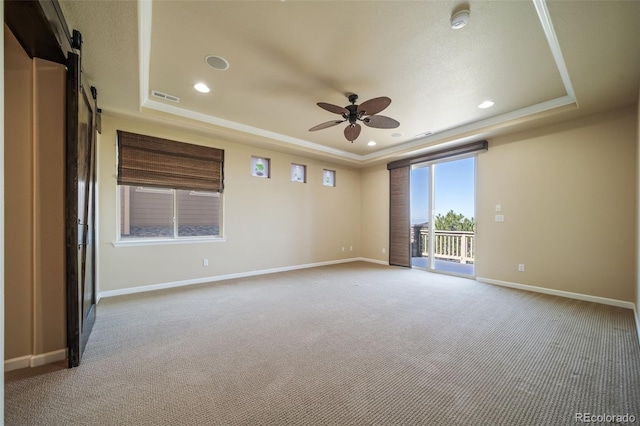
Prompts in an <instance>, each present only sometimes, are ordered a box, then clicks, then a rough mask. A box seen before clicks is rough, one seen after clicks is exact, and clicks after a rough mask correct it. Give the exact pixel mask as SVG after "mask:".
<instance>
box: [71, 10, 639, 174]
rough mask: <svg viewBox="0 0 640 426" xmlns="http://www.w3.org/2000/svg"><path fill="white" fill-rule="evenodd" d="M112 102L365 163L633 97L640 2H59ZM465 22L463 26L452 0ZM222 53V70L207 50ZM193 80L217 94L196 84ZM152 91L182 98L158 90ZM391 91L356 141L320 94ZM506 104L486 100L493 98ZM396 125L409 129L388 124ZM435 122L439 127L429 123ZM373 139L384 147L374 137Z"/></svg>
mask: <svg viewBox="0 0 640 426" xmlns="http://www.w3.org/2000/svg"><path fill="white" fill-rule="evenodd" d="M61 5H62V8H63V11H64V12H65V15H66V17H67V20H68V22H69V25H70V27H73V28H76V29H79V30H80V31H81V32H82V33H83V38H84V41H85V43H84V55H83V68H84V70H85V73H86V76H87V77H88V79H89V80H90V81H91V83H92V84H93V85H95V86H96V87H97V88H98V91H99V104H100V106H101V108H102V109H103V110H104V111H105V112H106V113H117V114H126V115H135V116H140V117H144V118H149V119H162V120H163V121H166V122H170V123H174V124H177V125H188V126H193V127H196V128H198V129H199V130H200V131H204V132H208V133H210V134H212V135H217V136H220V135H222V136H224V137H228V138H230V139H232V140H235V141H240V142H246V143H254V144H266V145H268V146H270V147H275V148H277V149H283V150H292V151H303V152H305V153H307V154H309V155H314V156H327V157H331V158H334V159H341V160H343V161H346V162H349V163H353V164H355V165H357V164H362V165H366V164H370V163H372V162H375V161H380V160H381V159H391V158H396V157H399V156H402V155H408V154H410V153H413V152H417V151H420V150H425V149H430V148H434V147H435V146H438V145H440V144H443V143H447V144H452V143H458V142H460V141H464V140H469V139H474V138H476V139H477V138H479V137H490V136H491V135H492V134H494V133H496V132H500V131H504V129H506V128H509V129H513V128H517V126H519V125H522V124H523V123H526V122H527V121H531V120H533V119H538V117H541V116H544V117H545V119H547V120H549V118H550V117H551V118H553V117H555V119H558V120H559V119H565V118H571V117H575V116H578V115H581V114H589V113H594V112H598V111H600V110H603V109H610V108H615V107H619V106H625V105H630V104H633V103H634V102H637V98H638V83H639V80H640V50H639V47H638V46H640V43H639V41H640V30H639V28H640V26H639V25H638V21H639V19H640V2H632V1H628V2H615V1H590V2H575V1H547V2H544V1H542V0H540V1H535V2H534V1H528V0H526V1H471V2H466V3H465V2H455V1H388V2H386V1H376V2H369V1H295V0H288V1H286V2H284V1H279V0H266V1H206V2H205V1H154V2H142V3H140V4H138V3H137V2H133V1H108V2H107V1H103V2H93V1H61ZM464 7H467V8H469V9H470V11H471V20H470V22H469V24H468V25H467V26H466V27H464V28H462V29H459V30H453V29H452V28H451V25H450V17H451V15H452V13H453V12H455V11H456V10H459V9H461V8H464ZM209 54H215V55H219V56H222V57H224V58H226V59H227V60H228V61H229V63H230V68H229V69H228V70H226V71H219V70H215V69H213V68H211V67H209V66H208V65H207V64H206V63H205V56H206V55H209ZM196 82H204V83H206V84H208V85H209V87H210V88H211V92H210V93H208V94H201V93H198V92H196V91H195V90H194V89H193V85H194V84H195V83H196ZM152 90H157V91H160V92H163V93H167V94H170V95H173V96H176V97H178V98H180V101H179V102H178V103H175V102H171V101H167V100H163V99H159V98H157V97H154V96H152V95H151V91H152ZM350 93H356V94H358V95H359V101H358V103H361V102H363V101H365V100H367V99H370V98H374V97H378V96H388V97H390V98H391V99H392V103H391V105H390V106H389V107H388V108H387V109H385V110H384V111H383V112H381V114H382V115H386V116H389V117H392V118H394V119H396V120H397V121H399V122H400V127H399V128H397V129H371V128H367V127H366V126H363V130H362V133H361V135H360V137H359V138H358V139H357V140H356V141H355V142H354V143H350V142H348V141H347V140H346V139H345V138H344V135H343V130H344V127H345V125H344V124H341V125H338V126H334V127H331V128H328V129H324V130H320V131H317V132H309V131H308V129H309V128H311V127H313V126H315V125H316V124H320V123H322V122H325V121H329V120H333V119H338V120H339V119H340V116H339V115H335V114H332V113H330V112H328V111H325V110H323V109H321V108H319V107H318V106H316V103H317V102H327V103H331V104H336V105H339V106H345V105H347V104H348V101H347V95H348V94H350ZM486 99H490V100H492V101H494V102H495V105H494V106H493V107H492V108H488V109H479V108H478V107H477V106H478V104H480V103H481V102H482V101H484V100H486ZM395 132H401V133H403V136H400V137H397V136H396V137H394V136H392V134H393V133H395ZM425 132H432V133H433V134H432V135H430V136H426V137H425V136H419V135H421V134H424V133H425ZM371 140H374V141H375V142H376V143H377V144H376V145H375V146H374V147H370V146H368V145H367V142H369V141H371Z"/></svg>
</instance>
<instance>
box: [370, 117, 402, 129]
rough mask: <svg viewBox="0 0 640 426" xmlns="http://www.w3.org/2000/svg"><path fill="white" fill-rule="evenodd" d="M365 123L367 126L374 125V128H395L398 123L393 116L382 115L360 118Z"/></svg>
mask: <svg viewBox="0 0 640 426" xmlns="http://www.w3.org/2000/svg"><path fill="white" fill-rule="evenodd" d="M362 121H363V122H364V124H365V125H367V126H369V127H375V128H376V129H395V128H396V127H398V126H399V125H400V123H398V122H397V121H396V120H394V119H393V118H389V117H385V116H384V115H372V116H371V117H366V118H364V119H363V120H362Z"/></svg>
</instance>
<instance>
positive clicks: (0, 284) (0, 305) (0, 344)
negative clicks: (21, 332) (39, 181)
mask: <svg viewBox="0 0 640 426" xmlns="http://www.w3.org/2000/svg"><path fill="white" fill-rule="evenodd" d="M0 18H2V22H4V1H2V2H0ZM0 57H2V58H4V32H0ZM0 69H1V70H2V71H0V99H2V105H3V106H2V108H3V109H4V66H3V67H2V68H0ZM0 171H1V172H2V173H0V200H1V202H2V208H0V240H1V242H0V318H1V319H2V323H0V353H2V354H4V114H0ZM1 376H2V377H1V378H0V426H1V425H4V374H2V375H1Z"/></svg>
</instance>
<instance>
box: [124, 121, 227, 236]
mask: <svg viewBox="0 0 640 426" xmlns="http://www.w3.org/2000/svg"><path fill="white" fill-rule="evenodd" d="M223 159H224V151H222V150H219V149H216V148H209V147H204V146H199V145H191V144H185V143H181V142H174V141H168V140H165V139H159V138H153V137H149V136H142V135H136V134H133V133H128V132H122V131H118V187H119V191H120V239H121V240H134V239H135V240H140V239H143V240H149V239H177V238H182V239H185V238H202V237H220V236H221V229H222V226H221V224H222V214H221V212H222V202H221V198H222V189H223Z"/></svg>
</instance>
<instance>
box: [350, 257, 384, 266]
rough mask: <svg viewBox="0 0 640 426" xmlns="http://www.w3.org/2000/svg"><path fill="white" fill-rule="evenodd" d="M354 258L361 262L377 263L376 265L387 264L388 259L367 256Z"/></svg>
mask: <svg viewBox="0 0 640 426" xmlns="http://www.w3.org/2000/svg"><path fill="white" fill-rule="evenodd" d="M354 260H360V261H362V262H369V263H377V264H378V265H385V266H389V261H388V260H378V259H370V258H368V257H359V258H357V259H354Z"/></svg>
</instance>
